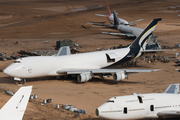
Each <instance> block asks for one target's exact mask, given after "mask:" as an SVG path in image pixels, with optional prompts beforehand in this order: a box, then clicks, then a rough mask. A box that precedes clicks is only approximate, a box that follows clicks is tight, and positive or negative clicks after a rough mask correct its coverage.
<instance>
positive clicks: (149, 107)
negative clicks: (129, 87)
mask: <svg viewBox="0 0 180 120" xmlns="http://www.w3.org/2000/svg"><path fill="white" fill-rule="evenodd" d="M138 96H140V97H139V99H138ZM140 99H141V100H140ZM179 101H180V95H179V94H167V93H149V94H139V95H138V94H134V95H127V96H119V97H113V98H111V99H109V100H108V101H107V102H106V103H104V104H103V105H101V106H100V107H98V108H97V109H96V114H97V115H98V116H100V117H103V118H106V119H119V120H125V119H146V118H158V115H157V113H158V112H162V111H178V110H180V102H179ZM169 117H172V116H169Z"/></svg>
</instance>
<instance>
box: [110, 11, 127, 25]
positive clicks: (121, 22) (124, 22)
mask: <svg viewBox="0 0 180 120" xmlns="http://www.w3.org/2000/svg"><path fill="white" fill-rule="evenodd" d="M107 19H108V21H109V23H111V24H114V15H113V14H111V15H110V16H109V15H108V16H107ZM119 21H120V24H122V25H127V26H129V22H128V21H126V20H124V19H121V18H119Z"/></svg>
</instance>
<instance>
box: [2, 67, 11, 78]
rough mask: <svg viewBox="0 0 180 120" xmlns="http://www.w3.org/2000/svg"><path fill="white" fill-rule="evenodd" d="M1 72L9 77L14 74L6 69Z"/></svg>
mask: <svg viewBox="0 0 180 120" xmlns="http://www.w3.org/2000/svg"><path fill="white" fill-rule="evenodd" d="M3 72H4V74H6V75H9V76H13V75H14V72H13V71H12V70H11V69H9V68H8V67H7V68H6V69H4V71H3Z"/></svg>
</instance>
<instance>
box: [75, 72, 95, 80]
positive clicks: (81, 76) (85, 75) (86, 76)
mask: <svg viewBox="0 0 180 120" xmlns="http://www.w3.org/2000/svg"><path fill="white" fill-rule="evenodd" d="M91 78H92V75H91V74H90V73H81V74H79V75H78V76H77V81H78V82H86V81H88V80H90V79H91Z"/></svg>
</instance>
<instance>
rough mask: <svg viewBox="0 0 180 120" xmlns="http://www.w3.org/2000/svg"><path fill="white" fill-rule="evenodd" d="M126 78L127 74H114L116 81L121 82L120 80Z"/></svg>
mask: <svg viewBox="0 0 180 120" xmlns="http://www.w3.org/2000/svg"><path fill="white" fill-rule="evenodd" d="M126 77H127V75H126V74H125V73H122V72H117V73H114V75H113V80H114V81H120V80H123V79H125V78H126Z"/></svg>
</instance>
